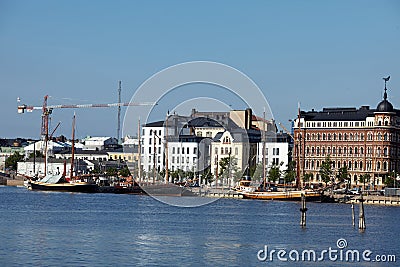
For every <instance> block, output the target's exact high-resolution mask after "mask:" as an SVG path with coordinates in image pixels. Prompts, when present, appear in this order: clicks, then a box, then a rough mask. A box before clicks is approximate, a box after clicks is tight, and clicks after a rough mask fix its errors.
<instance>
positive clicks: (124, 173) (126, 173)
mask: <svg viewBox="0 0 400 267" xmlns="http://www.w3.org/2000/svg"><path fill="white" fill-rule="evenodd" d="M119 175H121V176H122V177H128V176H130V175H131V172H130V171H129V169H128V167H124V168H123V169H121V170H120V171H119Z"/></svg>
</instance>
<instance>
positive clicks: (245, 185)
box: [232, 180, 256, 193]
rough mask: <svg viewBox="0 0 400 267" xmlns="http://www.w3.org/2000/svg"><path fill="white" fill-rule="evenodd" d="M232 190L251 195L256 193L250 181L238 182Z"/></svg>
mask: <svg viewBox="0 0 400 267" xmlns="http://www.w3.org/2000/svg"><path fill="white" fill-rule="evenodd" d="M232 190H234V191H236V192H238V193H252V192H255V191H256V188H255V187H254V186H252V185H251V180H240V181H239V184H238V185H237V186H235V187H233V188H232Z"/></svg>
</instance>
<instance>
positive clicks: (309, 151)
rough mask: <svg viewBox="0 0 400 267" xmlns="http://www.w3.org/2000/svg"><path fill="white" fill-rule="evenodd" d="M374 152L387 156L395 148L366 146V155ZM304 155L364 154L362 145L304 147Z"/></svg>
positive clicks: (377, 154)
mask: <svg viewBox="0 0 400 267" xmlns="http://www.w3.org/2000/svg"><path fill="white" fill-rule="evenodd" d="M372 152H374V153H372ZM372 154H374V155H375V156H377V157H380V156H389V154H391V156H395V154H396V153H395V150H394V149H389V148H388V147H384V148H383V149H382V148H381V147H376V148H375V149H374V151H373V149H372V147H370V146H369V147H367V155H372ZM398 154H399V156H400V150H398ZM306 155H307V156H309V155H311V156H313V155H317V156H326V155H345V156H346V155H349V156H351V155H355V156H358V155H364V147H348V148H347V147H338V148H336V147H332V149H331V147H327V148H325V147H322V148H320V147H316V148H315V147H309V146H307V147H306Z"/></svg>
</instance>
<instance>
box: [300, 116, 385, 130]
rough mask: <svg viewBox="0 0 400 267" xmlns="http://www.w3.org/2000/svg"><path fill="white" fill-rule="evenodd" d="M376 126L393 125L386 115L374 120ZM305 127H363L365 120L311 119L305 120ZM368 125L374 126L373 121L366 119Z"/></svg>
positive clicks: (301, 125)
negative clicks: (383, 117)
mask: <svg viewBox="0 0 400 267" xmlns="http://www.w3.org/2000/svg"><path fill="white" fill-rule="evenodd" d="M375 125H376V126H389V125H393V123H391V121H390V118H389V117H387V118H385V119H383V120H382V119H378V120H377V121H376V124H375ZM306 126H307V128H342V127H344V128H347V127H349V128H353V127H365V121H322V122H321V121H313V122H310V121H308V122H306ZM367 126H368V127H372V126H374V122H373V121H368V123H367ZM300 127H303V123H300Z"/></svg>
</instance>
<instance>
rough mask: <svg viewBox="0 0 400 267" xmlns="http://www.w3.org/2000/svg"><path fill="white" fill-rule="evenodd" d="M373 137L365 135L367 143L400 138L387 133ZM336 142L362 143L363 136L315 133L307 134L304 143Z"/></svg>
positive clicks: (369, 134) (370, 134)
mask: <svg viewBox="0 0 400 267" xmlns="http://www.w3.org/2000/svg"><path fill="white" fill-rule="evenodd" d="M298 137H299V138H301V134H299V135H298ZM373 137H374V135H373V134H372V133H368V134H367V141H373V140H375V141H400V136H398V135H392V134H388V133H384V134H382V133H376V134H375V138H373ZM321 140H322V141H331V140H333V141H336V140H339V141H341V140H344V141H364V134H363V133H360V134H358V133H355V134H353V133H350V134H348V133H343V134H342V133H339V134H336V133H333V134H330V133H323V134H320V133H316V134H314V133H313V134H307V135H306V141H321Z"/></svg>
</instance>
